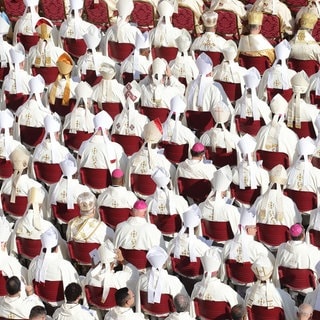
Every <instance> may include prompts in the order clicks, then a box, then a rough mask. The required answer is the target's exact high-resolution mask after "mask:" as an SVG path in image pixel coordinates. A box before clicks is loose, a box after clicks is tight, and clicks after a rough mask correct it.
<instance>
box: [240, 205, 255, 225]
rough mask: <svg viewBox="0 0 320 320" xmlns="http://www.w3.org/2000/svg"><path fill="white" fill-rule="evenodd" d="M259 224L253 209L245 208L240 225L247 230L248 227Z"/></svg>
mask: <svg viewBox="0 0 320 320" xmlns="http://www.w3.org/2000/svg"><path fill="white" fill-rule="evenodd" d="M256 223H257V215H256V213H255V212H254V211H253V208H250V209H246V208H243V210H242V211H241V216H240V225H241V226H242V227H243V228H245V227H246V226H255V225H256Z"/></svg>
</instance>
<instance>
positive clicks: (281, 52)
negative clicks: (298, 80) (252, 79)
mask: <svg viewBox="0 0 320 320" xmlns="http://www.w3.org/2000/svg"><path fill="white" fill-rule="evenodd" d="M274 51H275V53H276V60H275V61H274V63H273V65H272V67H276V66H277V65H278V62H279V60H281V78H282V88H283V89H284V90H286V89H289V88H290V79H289V77H288V66H287V63H286V60H287V59H288V58H289V55H290V51H291V45H290V43H289V42H288V40H286V39H284V40H282V41H281V42H280V43H278V44H277V45H276V46H275V47H274ZM268 87H271V88H272V87H273V73H272V72H270V73H269V76H268Z"/></svg>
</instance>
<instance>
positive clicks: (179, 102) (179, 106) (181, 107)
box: [162, 95, 187, 143]
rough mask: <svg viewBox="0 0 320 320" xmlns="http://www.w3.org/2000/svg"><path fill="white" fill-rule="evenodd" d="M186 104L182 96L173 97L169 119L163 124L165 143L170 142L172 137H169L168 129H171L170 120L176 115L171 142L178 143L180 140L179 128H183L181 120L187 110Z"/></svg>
mask: <svg viewBox="0 0 320 320" xmlns="http://www.w3.org/2000/svg"><path fill="white" fill-rule="evenodd" d="M186 107H187V105H186V103H185V101H184V99H183V98H182V97H181V96H180V95H177V96H175V97H173V98H172V99H171V101H170V112H169V115H168V117H167V120H166V121H165V123H164V124H163V138H162V140H164V141H169V140H170V137H169V136H168V129H169V128H170V119H171V117H172V115H173V114H175V124H174V127H173V133H172V137H171V140H170V142H174V143H177V139H178V133H179V127H180V126H181V122H180V120H179V118H180V114H183V113H184V111H185V110H186Z"/></svg>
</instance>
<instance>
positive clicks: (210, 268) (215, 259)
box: [199, 247, 222, 298]
mask: <svg viewBox="0 0 320 320" xmlns="http://www.w3.org/2000/svg"><path fill="white" fill-rule="evenodd" d="M200 259H201V263H202V266H203V271H204V272H203V277H202V280H201V283H202V285H201V286H199V288H200V290H199V296H200V298H202V297H203V294H204V292H205V291H206V290H207V288H208V285H209V281H210V279H211V274H212V272H218V271H219V269H220V266H221V262H222V259H221V254H220V253H219V249H218V248H216V247H211V248H210V249H209V250H207V251H206V252H205V254H204V255H203V256H202V257H201V258H200Z"/></svg>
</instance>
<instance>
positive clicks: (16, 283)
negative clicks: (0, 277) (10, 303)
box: [6, 276, 21, 297]
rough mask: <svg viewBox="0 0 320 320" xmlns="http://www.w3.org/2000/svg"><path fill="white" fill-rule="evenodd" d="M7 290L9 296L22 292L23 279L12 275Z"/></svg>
mask: <svg viewBox="0 0 320 320" xmlns="http://www.w3.org/2000/svg"><path fill="white" fill-rule="evenodd" d="M6 290H7V294H8V296H9V297H15V296H17V295H19V294H20V291H21V281H20V280H19V278H18V277H16V276H13V277H10V278H9V279H8V280H7V282H6Z"/></svg>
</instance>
